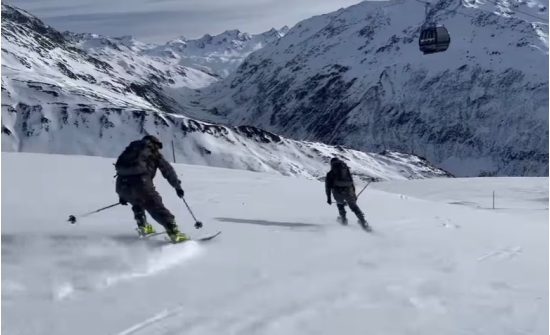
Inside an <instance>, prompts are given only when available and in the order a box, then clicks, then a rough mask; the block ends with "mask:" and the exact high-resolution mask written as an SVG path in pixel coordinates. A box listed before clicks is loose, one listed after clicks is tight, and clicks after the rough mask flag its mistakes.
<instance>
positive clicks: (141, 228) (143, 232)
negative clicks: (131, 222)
mask: <svg viewBox="0 0 550 335" xmlns="http://www.w3.org/2000/svg"><path fill="white" fill-rule="evenodd" d="M137 231H138V234H139V235H140V236H142V237H145V236H148V235H151V234H155V233H156V231H155V228H154V227H153V226H152V225H151V224H150V223H145V224H141V225H138V228H137Z"/></svg>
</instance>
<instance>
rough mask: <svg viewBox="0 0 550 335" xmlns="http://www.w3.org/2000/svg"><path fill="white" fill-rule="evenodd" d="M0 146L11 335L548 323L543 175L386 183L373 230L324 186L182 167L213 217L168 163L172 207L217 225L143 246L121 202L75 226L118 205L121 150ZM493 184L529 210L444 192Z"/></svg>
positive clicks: (463, 328) (386, 334)
mask: <svg viewBox="0 0 550 335" xmlns="http://www.w3.org/2000/svg"><path fill="white" fill-rule="evenodd" d="M2 158H3V163H2V169H3V171H2V172H3V177H4V178H3V180H2V181H3V185H2V195H3V196H4V197H3V202H2V268H3V274H2V305H3V306H2V307H3V309H2V321H3V323H2V332H3V334H18V335H27V334H32V335H36V334H56V335H65V334H66V335H74V334H79V335H88V334H90V335H98V334H101V335H130V334H133V335H152V334H155V335H168V334H186V335H193V334H201V335H207V334H216V335H218V334H255V335H256V334H266V335H267V334H281V335H283V334H284V335H292V334H300V335H301V334H316V335H317V334H331V335H334V334H346V335H354V334H369V335H392V334H400V335H401V334H445V335H453V334H499V335H506V334H540V335H542V334H547V333H548V258H547V255H548V252H547V251H548V241H547V236H548V211H547V208H548V203H547V201H546V202H543V201H542V200H541V199H540V197H539V195H540V196H541V197H542V196H544V195H545V196H547V195H548V178H532V179H519V178H518V179H515V178H509V179H477V180H475V181H474V182H473V183H471V182H469V181H467V180H461V179H446V180H437V181H429V180H428V181H411V182H387V183H383V184H382V183H378V184H374V185H371V186H369V188H367V190H366V191H365V193H364V194H363V195H361V197H360V199H359V204H360V206H361V207H362V208H363V210H364V211H365V212H366V214H367V217H368V219H369V221H370V222H371V224H372V225H373V227H374V228H375V232H374V233H372V234H367V233H365V232H363V231H361V230H360V229H358V228H357V226H356V225H355V224H354V220H352V223H353V224H352V225H351V226H350V227H340V226H338V225H337V224H336V223H335V222H334V218H335V216H336V208H335V206H334V205H333V206H328V205H327V204H326V203H325V196H324V194H323V193H324V192H323V184H322V183H320V182H317V181H312V180H306V179H300V178H290V177H282V176H278V175H272V174H262V173H254V172H247V171H239V170H226V169H219V168H207V167H203V166H187V165H179V166H177V171H178V173H179V174H180V175H181V178H182V179H183V186H184V189H185V191H186V198H187V199H188V202H189V204H190V205H191V206H192V208H193V210H194V211H195V214H196V215H197V216H198V217H199V219H201V220H202V221H203V222H204V224H205V227H204V228H203V229H202V231H197V230H195V229H194V228H192V223H193V222H192V220H191V218H190V216H189V214H188V213H187V212H186V211H185V208H184V206H183V205H182V204H181V203H180V202H179V199H178V198H177V197H176V195H175V192H174V191H173V190H171V189H170V187H169V186H168V184H167V183H166V182H165V181H164V179H162V177H161V176H160V175H159V177H157V185H158V189H159V191H160V192H161V194H162V195H163V197H164V201H165V204H166V205H167V206H168V207H169V208H170V209H172V210H173V211H174V213H175V214H176V216H177V218H178V222H179V223H180V224H181V227H182V228H183V229H184V230H185V231H187V232H189V233H191V234H193V235H197V234H202V233H207V232H212V231H215V230H217V229H221V230H223V233H222V235H220V236H219V237H218V238H217V239H215V240H214V241H211V242H210V243H208V244H204V245H198V244H195V243H194V242H190V243H187V244H184V245H167V244H164V243H162V242H161V241H162V237H158V239H157V241H149V242H146V241H138V240H136V239H135V238H134V235H133V234H134V231H133V228H134V226H133V220H132V214H131V211H130V208H127V207H120V208H119V207H115V208H114V209H111V210H107V211H105V212H102V213H99V214H96V215H95V216H91V217H89V218H88V219H82V220H81V221H80V222H79V223H78V224H77V225H74V226H72V225H70V224H68V223H67V222H66V219H67V217H68V215H70V214H79V213H82V212H87V211H89V210H93V209H95V208H99V207H102V206H105V205H108V204H110V203H113V202H116V201H117V198H116V195H115V194H114V179H113V178H112V174H113V173H112V165H111V163H112V160H111V159H103V158H97V157H81V156H55V155H39V154H21V153H17V154H15V153H2ZM361 186H362V185H359V187H361ZM492 189H496V190H497V195H498V194H500V193H503V194H504V192H506V201H507V202H504V200H502V203H501V206H502V207H505V204H507V203H508V204H511V203H522V204H524V205H523V206H521V208H515V207H512V206H508V205H506V206H507V209H506V210H505V211H503V210H494V211H493V210H486V209H481V210H480V209H478V208H472V207H471V206H461V205H455V204H448V203H446V202H453V201H470V202H475V203H478V204H480V206H482V207H484V206H485V207H487V205H486V204H485V203H483V204H482V203H481V202H480V199H483V197H484V196H485V194H486V193H487V192H486V191H487V190H492ZM384 190H385V191H384ZM480 190H481V191H480ZM455 191H456V192H455ZM533 194H537V196H533ZM421 198H424V199H421ZM503 198H504V196H503ZM497 199H498V198H497ZM516 209H517V210H516ZM299 223H301V224H299Z"/></svg>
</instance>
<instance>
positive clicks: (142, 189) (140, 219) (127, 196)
mask: <svg viewBox="0 0 550 335" xmlns="http://www.w3.org/2000/svg"><path fill="white" fill-rule="evenodd" d="M116 192H117V194H118V195H119V197H121V198H122V199H124V200H126V201H128V203H130V204H132V212H134V218H135V220H136V223H137V224H138V225H144V224H145V223H146V222H147V220H146V217H145V212H146V211H147V213H149V215H151V217H152V218H153V219H154V220H155V221H157V222H158V223H159V224H161V225H162V226H163V227H164V228H165V229H167V230H169V229H170V228H173V227H174V225H175V221H174V220H175V217H174V215H173V214H172V213H171V212H170V211H169V210H168V209H167V208H166V207H165V206H164V204H163V203H162V197H161V196H160V194H159V193H158V192H157V191H156V189H155V185H154V184H153V181H152V180H151V178H149V177H148V176H132V177H120V176H119V177H118V178H117V182H116Z"/></svg>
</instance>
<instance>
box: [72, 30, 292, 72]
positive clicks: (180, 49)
mask: <svg viewBox="0 0 550 335" xmlns="http://www.w3.org/2000/svg"><path fill="white" fill-rule="evenodd" d="M287 32H288V27H286V26H285V27H283V28H281V29H280V30H276V29H274V28H273V29H271V30H269V31H267V32H264V33H261V34H255V35H250V34H248V33H243V32H240V31H239V30H227V31H225V32H223V33H221V34H219V35H215V36H211V35H208V34H206V35H204V36H203V37H201V38H199V39H187V38H185V37H184V36H179V37H177V38H175V39H173V40H171V41H169V42H167V43H166V44H164V45H156V44H146V43H142V42H140V41H137V40H136V39H134V38H133V37H132V36H122V37H108V36H102V35H97V34H91V33H81V34H75V33H72V32H68V31H66V32H64V33H63V35H64V36H65V38H66V39H68V40H69V41H71V42H72V43H74V44H75V45H76V46H77V47H79V48H81V49H83V50H85V51H87V52H88V53H90V54H92V55H95V56H98V57H109V56H114V57H129V55H131V57H132V58H134V59H138V60H139V58H140V57H141V58H144V59H146V61H147V62H151V60H152V61H153V62H160V63H162V64H173V65H180V66H185V67H189V68H194V69H198V70H200V71H203V72H206V73H208V74H210V75H213V76H215V77H216V78H225V77H227V76H228V75H229V74H230V73H232V72H234V71H235V69H236V68H237V67H238V66H239V65H240V64H241V63H242V62H243V61H244V59H245V58H246V56H248V55H249V54H250V53H252V52H253V51H256V50H259V49H261V48H262V47H264V46H266V45H267V44H269V43H272V42H275V41H277V40H278V39H279V38H281V37H282V36H284V35H285V34H286V33H287ZM128 51H130V52H128Z"/></svg>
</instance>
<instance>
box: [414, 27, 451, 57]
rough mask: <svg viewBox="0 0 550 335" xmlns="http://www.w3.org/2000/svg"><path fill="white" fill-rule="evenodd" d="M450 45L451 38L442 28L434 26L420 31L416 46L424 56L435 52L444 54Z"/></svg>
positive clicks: (445, 29)
mask: <svg viewBox="0 0 550 335" xmlns="http://www.w3.org/2000/svg"><path fill="white" fill-rule="evenodd" d="M450 44H451V36H450V35H449V32H448V31H447V28H445V27H444V26H435V25H432V26H430V27H427V28H424V29H422V31H421V32H420V38H419V39H418V46H419V47H420V51H421V52H422V53H424V55H429V54H433V53H436V52H444V51H446V50H447V49H448V48H449V45H450Z"/></svg>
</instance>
